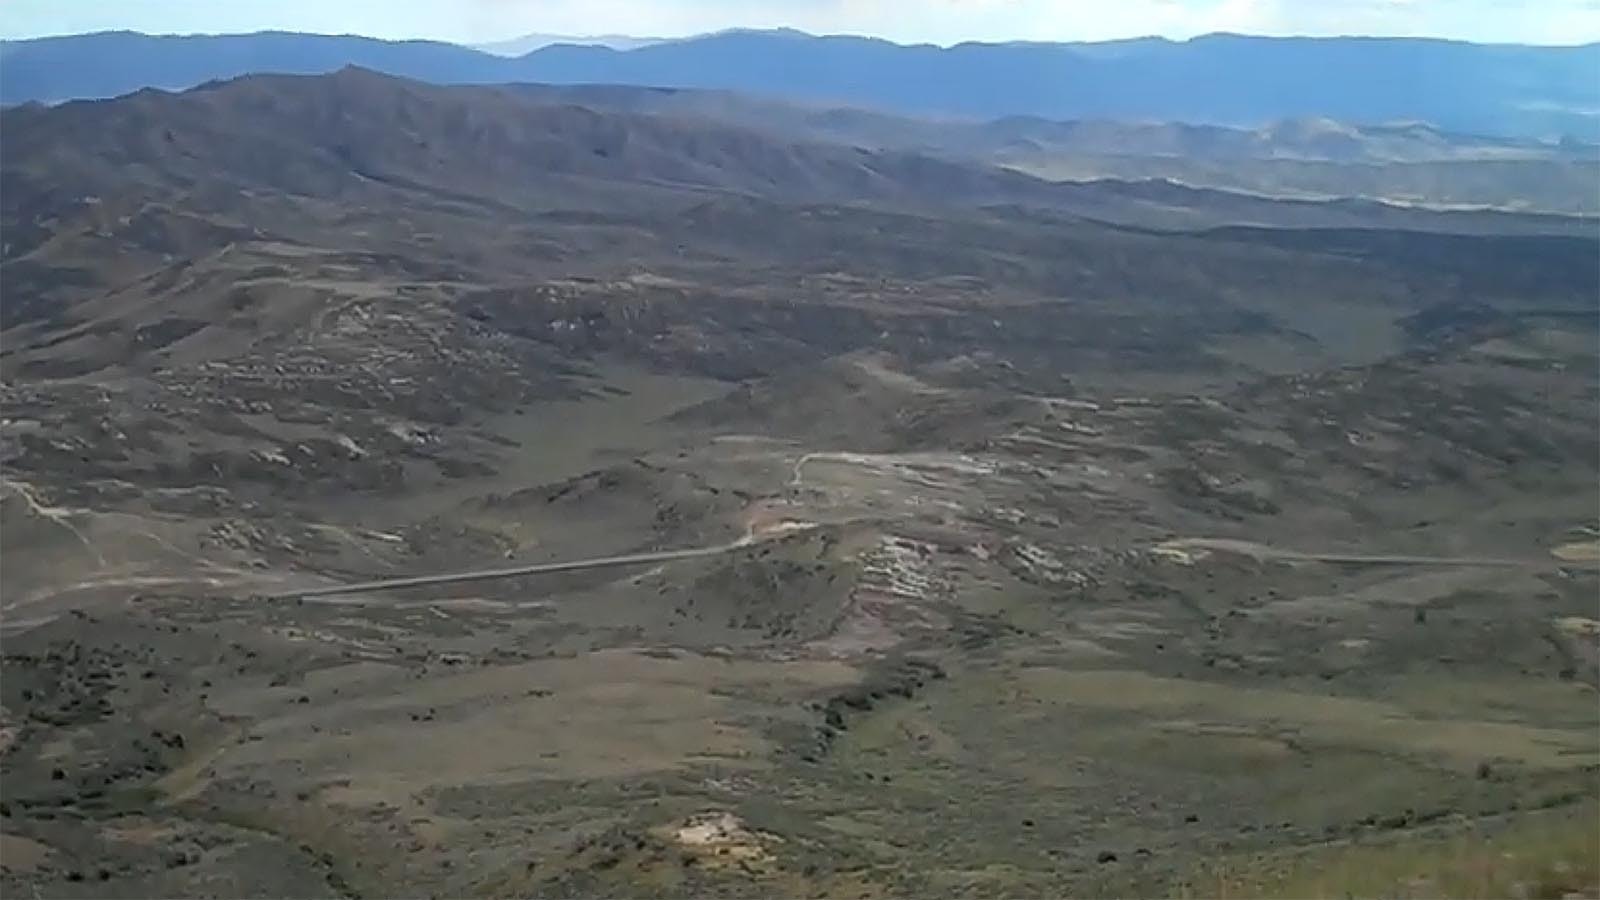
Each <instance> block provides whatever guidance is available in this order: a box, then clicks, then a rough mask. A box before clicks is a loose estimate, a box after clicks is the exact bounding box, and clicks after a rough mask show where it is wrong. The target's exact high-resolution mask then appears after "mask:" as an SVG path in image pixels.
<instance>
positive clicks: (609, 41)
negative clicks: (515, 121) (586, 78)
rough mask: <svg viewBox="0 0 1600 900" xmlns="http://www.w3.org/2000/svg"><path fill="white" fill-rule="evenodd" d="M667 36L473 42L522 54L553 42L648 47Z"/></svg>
mask: <svg viewBox="0 0 1600 900" xmlns="http://www.w3.org/2000/svg"><path fill="white" fill-rule="evenodd" d="M665 40H667V39H666V38H653V37H631V36H629V35H626V34H591V35H571V34H525V35H522V36H521V37H514V38H511V39H509V40H504V41H491V42H489V43H486V44H472V45H471V47H472V49H474V50H482V51H483V52H484V53H492V54H494V55H495V56H522V55H524V54H528V53H532V52H533V51H535V50H538V49H540V48H543V47H548V46H550V45H551V44H577V45H578V46H580V47H610V48H611V49H613V50H633V49H635V48H637V47H648V46H650V45H651V44H659V43H662V42H663V41H665Z"/></svg>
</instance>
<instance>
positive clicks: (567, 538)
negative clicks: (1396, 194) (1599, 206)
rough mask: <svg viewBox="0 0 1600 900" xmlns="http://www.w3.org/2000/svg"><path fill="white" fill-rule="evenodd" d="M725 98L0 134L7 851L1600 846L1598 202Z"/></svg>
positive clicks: (71, 865)
mask: <svg viewBox="0 0 1600 900" xmlns="http://www.w3.org/2000/svg"><path fill="white" fill-rule="evenodd" d="M748 125H749V123H745V124H740V123H739V122H736V121H727V120H721V121H712V120H709V119H703V118H685V117H680V116H674V115H671V114H667V113H661V112H659V111H656V112H652V111H638V110H629V109H624V108H621V107H620V105H618V104H610V105H607V104H590V105H583V100H582V95H581V94H578V95H573V94H569V93H563V92H539V91H532V90H526V89H520V88H495V87H452V88H441V87H430V86H426V85H421V84H417V83H413V82H407V81H402V80H399V79H394V78H389V77H386V76H380V75H376V74H374V73H370V72H364V71H360V70H353V69H348V70H345V71H342V72H339V73H336V74H333V75H327V76H315V77H289V76H274V77H248V78H243V79H239V80H236V81H231V82H223V83H216V84H210V85H206V86H203V87H200V88H196V89H195V90H193V91H189V92H185V93H181V94H165V93H161V92H156V91H144V92H140V93H138V94H133V95H130V96H127V97H123V98H120V99H117V100H111V101H101V102H80V103H71V104H66V105H63V106H58V107H51V108H45V107H39V106H25V107H21V108H16V109H11V110H7V111H6V112H4V113H3V114H0V133H3V135H4V145H3V155H0V226H3V237H0V242H3V244H4V247H3V250H0V285H3V300H0V329H3V330H0V375H3V385H0V405H3V416H4V419H3V423H0V465H3V472H4V482H3V486H0V576H3V580H0V629H3V630H0V640H3V661H0V748H3V749H0V753H3V756H0V767H3V771H0V776H3V777H0V801H3V802H0V894H3V895H5V896H17V897H27V896H33V897H76V896H96V897H149V896H214V897H235V896H255V897H283V896H295V897H312V896H329V897H360V896H394V895H408V896H424V895H427V896H549V897H574V896H630V897H631V896H663V897H666V896H802V895H806V896H814V895H815V896H841V897H879V896H991V897H998V896H1013V897H1014V896H1040V897H1045V896H1052V897H1054V896H1094V895H1129V894H1142V895H1157V896H1161V895H1165V896H1180V895H1188V896H1195V895H1199V896H1211V895H1216V894H1221V893H1229V894H1233V895H1248V894H1250V893H1251V891H1252V890H1259V891H1264V892H1268V893H1270V892H1273V891H1290V892H1291V893H1292V892H1293V891H1295V890H1299V891H1302V892H1319V891H1321V890H1324V888H1323V887H1319V886H1318V884H1317V883H1310V886H1307V885H1308V883H1307V882H1305V881H1295V880H1293V879H1292V878H1290V877H1289V876H1288V875H1284V874H1283V873H1284V872H1290V873H1291V874H1292V873H1293V872H1295V871H1303V870H1305V869H1306V868H1307V867H1310V868H1312V869H1321V868H1323V867H1332V866H1334V863H1333V862H1332V860H1336V859H1337V860H1341V861H1342V862H1340V863H1339V865H1345V866H1349V867H1352V868H1354V867H1361V868H1364V869H1365V870H1367V871H1368V872H1387V871H1388V869H1386V868H1383V867H1381V866H1374V865H1372V864H1370V863H1363V862H1362V860H1366V859H1370V858H1371V857H1364V856H1361V855H1360V854H1383V853H1390V852H1404V853H1410V852H1411V851H1412V850H1413V849H1414V850H1415V857H1416V858H1419V859H1420V858H1423V857H1425V856H1426V855H1427V854H1428V853H1432V852H1435V850H1430V849H1427V848H1435V849H1436V848H1439V847H1451V846H1455V844H1453V843H1451V842H1459V841H1462V840H1474V841H1476V840H1482V841H1485V842H1487V846H1489V847H1491V849H1490V850H1486V851H1484V852H1483V853H1482V854H1480V856H1481V859H1488V860H1491V863H1485V864H1484V865H1487V866H1489V868H1487V869H1484V870H1483V871H1482V872H1481V873H1480V872H1479V871H1478V870H1477V869H1473V870H1472V871H1473V873H1474V874H1473V875H1472V877H1473V878H1475V879H1478V880H1477V881H1474V882H1473V883H1472V885H1471V886H1469V887H1468V888H1462V887H1461V886H1460V885H1459V884H1457V883H1455V882H1448V883H1446V882H1441V881H1439V880H1438V877H1437V870H1432V869H1430V870H1427V871H1425V872H1420V873H1419V872H1418V871H1413V870H1410V869H1406V868H1405V864H1404V863H1403V862H1402V864H1401V865H1400V867H1399V868H1397V869H1396V870H1395V874H1394V880H1392V881H1391V882H1388V883H1385V884H1384V885H1383V886H1381V887H1378V888H1373V889H1372V890H1374V891H1377V892H1387V893H1388V895H1408V896H1434V895H1438V894H1439V893H1442V892H1457V891H1468V892H1470V891H1472V890H1476V891H1478V892H1479V893H1481V894H1483V895H1489V896H1497V895H1498V896H1504V895H1508V894H1509V893H1516V894H1518V895H1521V896H1556V897H1560V896H1563V895H1567V894H1575V895H1578V896H1594V894H1595V892H1596V891H1600V883H1597V882H1596V880H1595V879H1596V872H1597V869H1600V847H1596V846H1595V840H1596V839H1594V838H1592V837H1591V835H1592V829H1593V823H1594V822H1595V818H1596V815H1597V808H1596V800H1597V776H1600V704H1597V697H1596V687H1597V683H1600V621H1597V619H1600V611H1597V608H1596V600H1597V596H1600V571H1597V569H1600V520H1597V497H1600V471H1597V466H1600V344H1597V330H1596V327H1597V324H1600V323H1597V318H1600V302H1597V298H1600V265H1597V260H1600V255H1597V254H1600V241H1597V234H1596V230H1595V229H1596V226H1595V220H1594V219H1593V218H1581V217H1574V216H1561V215H1538V214H1531V213H1511V212H1503V211H1485V210H1475V211H1442V210H1435V209H1425V208H1414V207H1404V206H1398V205H1389V204H1380V203H1373V202H1362V201H1349V200H1347V201H1339V202H1328V203H1322V202H1315V201H1310V200H1305V199H1303V198H1302V199H1298V200H1279V199H1273V198H1269V197H1263V196H1246V195H1243V194H1232V193H1226V192H1223V191H1217V190H1196V189H1188V188H1183V187H1180V186H1178V185H1175V184H1171V183H1165V184H1161V183H1149V182H1141V183H1129V182H1100V181H1089V182H1085V183H1080V184H1059V183H1052V182H1046V181H1042V180H1037V179H1034V178H1031V177H1029V176H1027V175H1025V174H1022V173H1019V172H1016V171H1006V170H1000V169H993V168H987V167H985V166H982V165H979V164H977V163H972V162H961V161H959V160H954V159H949V158H932V157H927V156H921V155H918V154H917V153H916V152H913V151H912V150H908V149H862V148H860V147H855V146H850V145H848V144H844V143H830V142H828V141H826V140H823V139H822V138H821V137H818V136H815V135H813V136H812V138H811V139H807V140H800V139H797V138H795V137H794V136H793V135H792V134H787V133H786V134H785V135H776V134H774V133H773V132H770V131H763V130H760V129H757V128H754V127H747V126H748ZM675 551H684V552H681V553H678V552H675ZM617 557H624V558H623V559H617ZM637 557H642V558H637ZM588 561H599V564H597V565H588V564H587V562H588ZM563 563H575V564H576V565H574V566H570V567H565V568H563V567H559V566H558V567H557V570H556V571H543V572H534V573H530V574H522V575H512V576H505V577H495V578H481V579H477V580H463V581H460V582H448V583H428V584H422V585H415V586H410V587H402V588H396V589H385V588H382V587H377V588H361V587H356V588H355V589H351V590H345V591H343V592H340V591H339V590H336V589H337V588H338V587H339V586H341V585H359V584H360V583H362V582H371V581H375V580H384V579H395V578H405V577H410V576H429V575H436V574H448V573H469V574H470V573H479V574H482V573H485V572H488V571H489V570H501V569H508V568H521V567H533V566H539V565H541V564H563ZM1527 835H1532V837H1526V836H1527ZM1552 835H1555V837H1554V838H1552V837H1551V836H1552ZM1502 837H1504V838H1505V839H1506V840H1508V841H1520V842H1521V843H1509V844H1505V845H1503V847H1502V845H1500V844H1495V843H1494V842H1495V841H1496V840H1499V839H1501V838H1502ZM1562 841H1565V842H1566V843H1565V844H1562V843H1561V842H1562ZM1568 844H1570V845H1573V846H1575V847H1576V848H1577V849H1576V851H1575V855H1574V857H1573V859H1571V860H1568V859H1562V860H1560V861H1559V865H1556V866H1551V867H1546V868H1545V869H1541V870H1540V871H1539V872H1538V873H1537V874H1528V875H1524V874H1523V873H1522V870H1521V869H1519V868H1517V867H1516V866H1513V865H1511V864H1509V863H1504V862H1501V863H1493V862H1492V861H1493V860H1502V859H1509V858H1510V857H1502V855H1501V854H1502V852H1514V853H1524V854H1526V853H1528V852H1529V850H1528V848H1535V847H1537V848H1546V847H1556V846H1558V845H1559V846H1566V845H1568ZM1396 848H1400V849H1399V850H1396ZM1408 848H1409V849H1408ZM1417 848H1421V849H1417ZM1504 848H1511V849H1509V850H1505V849H1504ZM1438 852H1445V851H1438ZM1410 858H1412V857H1402V859H1410ZM1479 858H1480V857H1474V859H1475V860H1477V859H1479ZM1385 859H1387V857H1385ZM1473 865H1478V863H1477V862H1474V863H1473ZM1496 866H1498V868H1496ZM1444 868H1445V869H1446V870H1451V871H1455V872H1457V873H1459V872H1460V871H1463V870H1462V869H1461V867H1460V866H1455V867H1451V866H1445V867H1444ZM1282 879H1288V880H1282Z"/></svg>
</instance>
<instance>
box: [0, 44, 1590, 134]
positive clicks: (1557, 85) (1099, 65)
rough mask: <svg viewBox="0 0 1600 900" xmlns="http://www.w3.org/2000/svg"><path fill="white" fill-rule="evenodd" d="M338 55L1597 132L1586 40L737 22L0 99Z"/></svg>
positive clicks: (183, 71) (33, 73)
mask: <svg viewBox="0 0 1600 900" xmlns="http://www.w3.org/2000/svg"><path fill="white" fill-rule="evenodd" d="M345 65H358V66H362V67H365V68H370V69H374V70H377V71H381V72H386V73H389V74H393V75H400V76H404V77H408V78H413V79H417V80H421V81H428V82H433V83H437V84H489V83H507V82H547V83H554V84H583V83H606V84H633V85H651V86H665V87H692V88H714V89H724V90H735V91H745V92H754V93H760V94H767V95H772V96H776V97H783V98H790V99H803V100H814V101H825V102H829V103H833V104H836V105H851V106H861V107H868V108H873V109H879V110H884V111H891V112H898V113H910V114H917V115H942V116H957V117H966V118H979V119H994V118H1001V117H1006V116H1034V117H1043V118H1049V119H1081V118H1107V119H1122V120H1128V119H1138V120H1168V121H1184V122H1192V123H1201V124H1220V125H1233V126H1249V127H1256V126H1260V125H1262V124H1265V123H1268V122H1272V121H1277V120H1281V119H1297V118H1311V117H1325V118H1332V119H1338V120H1341V121H1347V122H1355V123H1390V122H1396V121H1422V122H1427V123H1430V124H1432V125H1434V126H1437V127H1439V128H1442V129H1446V130H1451V131H1463V132H1474V133H1483V134H1494V135H1509V136H1539V137H1557V136H1562V135H1572V136H1576V137H1579V138H1581V139H1583V140H1587V141H1593V140H1596V139H1600V78H1596V77H1595V73H1596V72H1600V44H1588V45H1583V46H1577V47H1531V46H1521V45H1481V44H1468V43H1461V42H1453V41H1440V40H1428V39H1412V38H1266V37H1246V36H1240V35H1227V34H1218V35H1209V36H1205V37H1200V38H1195V39H1193V40H1189V41H1181V42H1176V41H1168V40H1164V39H1156V38H1150V39H1140V40H1133V41H1115V42H1108V43H1100V44H1049V43H1014V44H961V45H958V46H955V47H950V48H941V47H935V46H929V45H917V46H906V45H900V44H894V43H890V42H888V41H883V40H877V39H870V38H859V37H813V36H811V35H806V34H802V33H800V32H794V31H788V30H783V31H732V32H722V33H718V34H713V35H706V36H703V37H699V38H690V39H685V40H675V41H665V42H661V43H653V44H649V45H647V46H641V47H636V48H633V49H629V50H616V49H612V48H610V47H607V46H593V45H590V46H577V45H572V44H553V45H548V46H544V47H541V48H539V49H537V50H534V51H532V52H529V53H527V54H524V55H522V56H517V57H506V56H496V55H494V54H493V53H487V52H483V51H481V50H475V49H471V48H467V47H460V46H456V45H453V44H443V43H436V42H427V41H404V42H388V41H379V40H373V39H369V38H361V37H350V36H339V37H334V36H324V35H308V34H294V33H283V32H262V33H257V34H246V35H222V36H188V37H155V36H149V35H142V34H136V33H131V32H107V33H100V34H90V35H77V36H70V37H57V38H43V39H38V40H29V41H13V42H6V43H4V44H3V45H0V103H5V104H17V103H22V102H26V101H42V102H47V103H53V102H59V101H64V100H71V99H82V98H101V97H110V96H117V95H120V94H126V93H130V92H133V91H136V90H139V89H141V88H146V87H155V88H162V89H167V90H174V89H183V88H188V87H192V86H195V85H197V84H201V83H204V82H207V81H212V80H216V79H223V78H231V77H236V76H239V75H244V74H249V73H257V72H273V73H298V74H314V73H322V72H328V71H333V70H335V69H338V68H341V67H343V66H345Z"/></svg>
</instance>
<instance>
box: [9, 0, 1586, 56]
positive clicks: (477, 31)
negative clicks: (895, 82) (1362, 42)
mask: <svg viewBox="0 0 1600 900" xmlns="http://www.w3.org/2000/svg"><path fill="white" fill-rule="evenodd" d="M776 27H790V28H798V29H800V30H802V31H808V32H812V33H814V34H863V35H873V36H877V37H883V38H888V39H890V40H893V41H898V42H901V43H922V42H927V43H935V44H943V45H948V44H954V43H959V42H961V41H1009V40H1034V41H1081V40H1107V39H1113V38H1126V37H1140V36H1145V35H1161V36H1164V37H1169V38H1175V39H1182V38H1188V37H1193V36H1195V35H1197V34H1206V33H1209V32H1214V31H1231V32H1238V33H1245V34H1272V35H1284V34H1302V35H1339V34H1369V35H1398V36H1424V37H1444V38H1456V39H1460V40H1469V41H1480V42H1493V43H1532V44H1576V43H1585V42H1589V41H1600V0H271V2H260V0H0V36H3V37H6V38H21V37H39V36H43V35H52V34H73V33H79V32H85V31H105V30H111V29H129V30H134V31H144V32H149V33H155V34H193V33H210V34H216V33H234V32H245V31H260V30H264V29H277V30H285V31H311V32H319V33H324V34H363V35H368V36H371V37H380V38H428V39H433V40H443V41H453V42H456V43H485V42H490V41H498V40H505V39H509V38H513V37H518V36H521V35H524V34H529V33H539V34H560V35H595V34H627V35H635V36H649V37H683V36H687V35H692V34H701V33H704V32H708V31H717V30H721V29H724V28H776Z"/></svg>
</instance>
